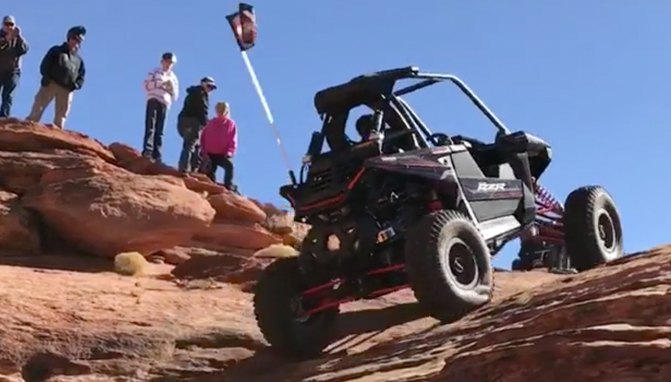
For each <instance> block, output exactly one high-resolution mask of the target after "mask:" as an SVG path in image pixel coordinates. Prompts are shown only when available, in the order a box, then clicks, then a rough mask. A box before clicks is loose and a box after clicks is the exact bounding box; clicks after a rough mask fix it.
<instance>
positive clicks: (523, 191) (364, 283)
mask: <svg viewBox="0 0 671 382" xmlns="http://www.w3.org/2000/svg"><path fill="white" fill-rule="evenodd" d="M401 80H415V83H414V84H412V85H409V86H407V87H405V88H401V89H398V90H394V88H395V85H396V84H397V83H398V82H399V81H401ZM439 82H451V83H453V84H455V85H456V86H457V87H458V88H459V89H460V90H461V91H462V92H463V93H464V94H465V95H466V96H467V97H468V98H469V99H470V100H471V101H472V102H473V104H475V106H477V108H478V109H479V110H480V111H481V112H482V113H484V115H485V116H486V117H487V118H488V119H489V121H491V123H492V124H493V125H494V126H495V127H496V128H497V130H498V132H497V134H496V136H495V139H494V142H493V143H484V142H481V141H478V140H475V139H472V138H468V137H465V136H450V135H447V134H445V133H440V132H436V133H433V132H431V131H430V130H429V128H428V126H426V125H425V124H424V123H423V122H422V120H421V119H420V117H419V116H418V115H417V114H416V113H415V112H414V111H413V109H412V108H411V107H410V106H409V104H408V103H407V102H406V101H405V100H404V99H403V98H402V96H403V95H405V94H408V93H410V92H413V91H415V90H419V89H422V88H425V87H427V86H430V85H432V84H435V83H439ZM314 101H315V107H316V109H317V112H318V113H319V114H320V116H321V119H322V121H323V125H322V128H321V131H318V132H313V133H312V139H311V141H310V145H309V148H308V151H307V154H306V157H305V158H304V161H303V167H302V169H301V173H300V177H299V180H296V179H295V177H293V178H294V179H293V181H292V183H291V184H288V185H284V186H282V187H281V188H280V194H281V195H282V196H283V197H284V198H286V199H287V200H289V202H290V203H291V205H292V207H293V208H294V210H295V219H296V221H301V222H304V223H307V224H309V225H310V226H311V229H310V230H309V232H308V234H307V236H306V237H305V239H304V240H303V242H302V244H301V247H300V253H299V256H298V257H295V258H281V259H277V260H276V261H274V262H273V263H272V264H270V265H269V266H268V267H267V268H266V269H265V270H264V272H263V274H262V275H261V277H260V279H259V281H258V284H257V285H256V289H255V296H254V310H255V315H256V319H257V322H258V325H259V328H260V330H261V332H262V333H263V335H264V336H265V338H266V340H267V341H268V342H269V343H270V344H271V345H272V347H274V348H275V349H277V350H279V351H281V352H282V353H284V354H287V355H291V356H295V357H300V358H304V357H311V356H315V355H318V354H319V353H321V352H322V350H323V349H324V348H325V347H326V346H328V345H329V344H330V342H331V341H332V340H333V336H334V334H335V332H334V330H335V323H336V317H337V315H338V313H339V306H340V305H341V304H343V303H345V302H348V301H353V300H357V299H370V298H376V297H379V296H382V295H385V294H388V293H391V292H394V291H397V290H400V289H403V288H407V287H410V288H411V289H412V290H413V292H414V294H415V297H416V298H417V300H418V302H419V304H420V305H421V306H422V307H424V308H425V309H426V311H427V312H428V313H429V314H430V315H432V316H434V317H435V318H437V319H439V320H441V321H442V322H451V321H454V320H457V319H459V318H461V317H462V316H464V315H465V314H467V313H468V312H471V311H472V310H474V309H476V308H478V307H480V306H482V305H484V304H486V303H488V302H489V301H490V299H491V296H492V290H493V268H492V263H491V258H492V256H493V255H495V254H496V253H497V252H498V251H499V250H500V249H501V248H502V247H503V245H504V244H505V243H506V242H508V241H510V240H513V239H516V238H520V240H521V242H522V251H521V257H520V258H519V259H516V261H515V264H513V268H515V269H530V268H531V267H532V266H533V263H534V262H535V261H538V260H540V261H541V262H545V264H546V265H547V266H548V267H553V268H562V269H568V268H574V269H576V270H577V271H584V270H587V269H590V268H593V267H595V266H597V265H599V264H602V263H605V262H607V261H610V260H612V259H614V258H617V257H619V256H621V255H622V254H623V243H622V227H621V222H620V217H619V213H618V211H617V208H616V206H615V203H614V201H613V199H612V198H611V196H610V195H609V194H608V193H607V192H606V191H605V190H604V189H603V188H602V187H599V186H587V187H581V188H578V189H576V190H574V191H573V192H571V193H570V194H569V195H568V197H567V198H566V202H565V205H562V204H561V203H559V202H558V201H557V200H556V199H555V198H553V197H552V196H551V195H550V194H549V193H548V192H547V191H546V190H545V189H544V188H543V187H541V185H540V184H539V182H538V178H539V177H540V176H541V174H542V173H543V172H544V171H545V169H546V168H547V166H548V165H549V163H550V158H551V150H550V146H549V145H548V144H547V143H545V142H544V141H543V140H541V139H540V138H537V137H535V136H533V135H531V134H529V133H526V132H522V131H518V132H512V133H511V132H510V131H509V130H508V129H507V128H506V127H505V126H504V125H503V124H502V123H501V122H500V121H499V119H498V118H497V117H496V116H495V115H494V114H493V113H492V112H491V111H490V110H489V109H488V108H487V107H486V106H485V105H484V103H483V102H482V101H481V100H480V99H479V98H478V97H477V96H476V95H475V94H474V93H473V92H472V91H471V90H470V89H469V88H468V87H467V86H466V85H465V84H464V83H463V82H462V81H461V80H460V79H459V78H457V77H455V76H453V75H447V74H433V73H423V72H420V71H419V70H418V69H417V68H415V67H407V68H399V69H393V70H387V71H381V72H376V73H372V74H369V75H363V76H359V77H356V78H354V79H352V80H351V81H349V82H347V83H345V84H342V85H338V86H334V87H331V88H327V89H324V90H322V91H319V92H318V93H317V94H316V96H315V100H314ZM362 105H363V106H365V107H367V108H369V109H370V114H369V115H367V116H364V117H362V118H360V119H359V120H358V121H357V131H358V132H359V133H360V134H361V140H360V141H354V140H352V139H350V137H348V136H347V134H346V132H345V126H346V123H347V121H348V117H349V115H350V111H351V110H352V109H353V108H355V107H358V106H362ZM324 143H326V145H327V148H326V149H325V148H324ZM543 253H548V254H549V256H542V254H543Z"/></svg>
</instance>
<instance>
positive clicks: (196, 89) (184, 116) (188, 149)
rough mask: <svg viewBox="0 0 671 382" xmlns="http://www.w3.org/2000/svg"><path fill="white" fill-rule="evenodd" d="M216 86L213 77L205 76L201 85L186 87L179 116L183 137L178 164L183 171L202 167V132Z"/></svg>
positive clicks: (178, 125) (179, 128)
mask: <svg viewBox="0 0 671 382" xmlns="http://www.w3.org/2000/svg"><path fill="white" fill-rule="evenodd" d="M216 88H217V84H216V83H215V82H214V79H213V78H212V77H203V78H202V79H201V80H200V85H195V86H190V87H189V88H187V89H186V97H185V98H184V105H183V106H182V111H180V112H179V115H178V116H177V132H178V133H179V135H180V136H181V137H182V139H183V143H182V152H181V154H180V156H179V165H178V168H179V171H181V172H182V173H190V172H196V171H198V169H199V167H200V149H199V141H200V132H201V131H202V130H203V129H204V128H205V125H207V121H208V114H209V109H210V99H209V94H210V92H212V91H213V90H215V89H216Z"/></svg>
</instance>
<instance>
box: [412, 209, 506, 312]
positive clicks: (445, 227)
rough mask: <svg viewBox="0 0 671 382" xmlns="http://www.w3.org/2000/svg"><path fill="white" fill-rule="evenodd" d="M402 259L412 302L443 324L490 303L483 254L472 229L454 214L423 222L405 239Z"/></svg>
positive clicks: (482, 243) (490, 277)
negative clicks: (404, 262) (413, 296)
mask: <svg viewBox="0 0 671 382" xmlns="http://www.w3.org/2000/svg"><path fill="white" fill-rule="evenodd" d="M405 258H406V272H407V274H408V281H409V283H410V286H411V287H412V289H413V291H414V293H415V297H416V298H417V300H418V301H419V303H420V304H421V305H422V306H424V307H425V308H426V309H427V310H428V311H429V313H430V314H431V315H432V316H433V317H435V318H437V319H438V320H440V321H442V322H444V323H447V322H452V321H456V320H458V319H460V318H461V317H463V316H465V315H466V314H468V313H469V312H471V311H472V310H474V309H476V308H478V307H480V306H482V305H484V304H486V303H488V302H489V301H490V300H491V297H492V291H493V268H492V264H491V259H490V255H489V249H488V248H487V245H486V243H485V241H484V240H483V238H482V236H481V235H480V233H479V232H478V230H477V229H476V228H475V226H474V225H473V223H472V222H471V221H470V220H469V219H468V218H466V217H465V216H464V215H463V214H461V213H459V212H456V211H446V210H443V211H437V212H433V213H431V214H429V215H426V216H424V217H423V218H422V219H421V220H420V221H419V223H418V224H417V225H415V227H414V228H413V229H412V230H411V231H410V232H409V233H408V236H407V238H406V247H405Z"/></svg>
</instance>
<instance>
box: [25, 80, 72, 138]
mask: <svg viewBox="0 0 671 382" xmlns="http://www.w3.org/2000/svg"><path fill="white" fill-rule="evenodd" d="M72 96H73V92H72V91H70V90H68V89H66V88H64V87H62V86H60V85H58V84H56V83H54V82H50V83H49V84H48V85H47V86H40V89H39V90H38V91H37V94H36V95H35V101H34V102H33V107H32V109H31V110H30V114H29V115H28V117H26V119H27V120H29V121H35V122H39V121H40V120H41V119H42V114H43V113H44V110H45V109H46V108H47V106H49V104H50V103H51V101H53V100H54V98H55V99H56V104H55V106H54V125H56V126H58V127H60V128H61V129H63V128H64V127H65V120H66V119H67V118H68V114H70V107H71V106H72Z"/></svg>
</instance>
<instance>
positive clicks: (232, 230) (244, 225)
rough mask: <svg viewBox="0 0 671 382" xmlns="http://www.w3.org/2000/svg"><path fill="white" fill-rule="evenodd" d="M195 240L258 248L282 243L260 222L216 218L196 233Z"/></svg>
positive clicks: (278, 237) (228, 245)
mask: <svg viewBox="0 0 671 382" xmlns="http://www.w3.org/2000/svg"><path fill="white" fill-rule="evenodd" d="M194 239H195V240H199V241H202V242H206V243H214V244H218V245H223V246H227V247H236V248H243V249H252V250H258V249H261V248H264V247H267V246H269V245H271V244H279V243H282V237H280V236H277V235H275V234H273V233H271V232H269V231H268V230H266V229H265V228H263V227H262V226H261V225H260V224H258V223H250V222H239V221H232V220H223V219H216V220H215V221H214V222H213V223H212V224H211V225H210V226H209V227H207V228H206V229H204V230H202V231H200V232H198V233H196V234H195V235H194Z"/></svg>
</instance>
